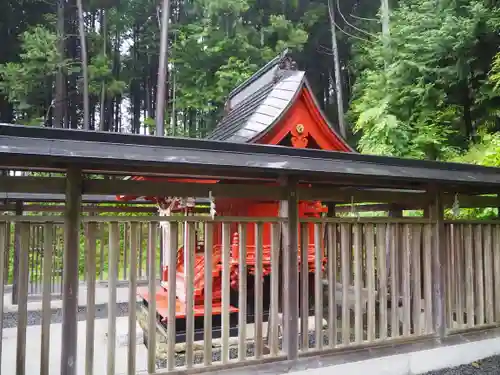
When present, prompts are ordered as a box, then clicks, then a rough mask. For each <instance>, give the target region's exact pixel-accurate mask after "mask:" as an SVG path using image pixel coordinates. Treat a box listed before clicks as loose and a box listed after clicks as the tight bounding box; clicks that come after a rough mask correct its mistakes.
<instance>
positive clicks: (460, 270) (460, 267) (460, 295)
mask: <svg viewBox="0 0 500 375" xmlns="http://www.w3.org/2000/svg"><path fill="white" fill-rule="evenodd" d="M462 228H463V226H462V225H461V224H454V225H453V231H454V238H453V240H454V244H455V251H456V256H457V259H456V264H457V265H456V280H457V281H456V289H457V294H456V305H455V306H456V312H457V323H458V324H459V325H460V326H462V325H463V324H464V297H465V288H464V284H465V278H464V265H465V259H464V248H463V246H462V245H463V238H462V236H463V230H462Z"/></svg>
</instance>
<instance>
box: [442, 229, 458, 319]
mask: <svg viewBox="0 0 500 375" xmlns="http://www.w3.org/2000/svg"><path fill="white" fill-rule="evenodd" d="M445 234H446V240H445V241H446V259H447V264H448V265H449V266H448V267H446V282H447V284H448V285H447V287H446V288H445V290H446V291H447V292H446V312H447V314H446V317H447V324H448V327H451V326H452V324H453V312H454V311H455V306H454V305H455V303H454V302H455V298H454V297H455V292H456V284H455V280H454V276H455V269H456V266H457V264H456V248H455V243H454V241H453V238H454V237H453V236H454V233H453V229H452V225H450V224H448V225H446V226H445Z"/></svg>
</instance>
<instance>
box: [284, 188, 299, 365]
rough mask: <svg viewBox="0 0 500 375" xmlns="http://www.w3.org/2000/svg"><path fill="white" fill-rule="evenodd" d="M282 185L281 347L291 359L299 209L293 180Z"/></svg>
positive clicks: (294, 337)
mask: <svg viewBox="0 0 500 375" xmlns="http://www.w3.org/2000/svg"><path fill="white" fill-rule="evenodd" d="M282 185H286V186H287V199H286V201H281V202H280V208H279V214H280V217H282V218H287V219H288V220H287V222H286V223H284V224H283V227H284V228H283V234H284V235H283V237H282V239H283V278H284V285H286V288H285V289H284V293H283V301H284V313H283V321H284V330H283V350H284V352H285V354H286V356H287V359H288V360H290V361H294V360H296V359H297V357H298V354H299V350H298V349H299V345H298V336H299V329H298V324H297V320H298V319H299V301H298V299H299V297H298V294H299V284H298V279H299V277H298V273H299V265H298V258H299V239H298V235H299V211H298V204H299V201H298V195H297V181H296V180H293V179H286V180H284V181H283V182H282Z"/></svg>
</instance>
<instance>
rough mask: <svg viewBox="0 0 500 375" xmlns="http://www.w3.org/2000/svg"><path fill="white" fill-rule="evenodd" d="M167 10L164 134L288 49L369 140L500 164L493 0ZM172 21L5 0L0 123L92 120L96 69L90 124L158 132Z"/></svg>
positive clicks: (438, 156)
mask: <svg viewBox="0 0 500 375" xmlns="http://www.w3.org/2000/svg"><path fill="white" fill-rule="evenodd" d="M82 1H83V2H82ZM79 2H80V3H81V5H82V12H81V14H82V16H83V18H82V21H83V25H84V33H85V40H86V43H85V44H86V47H87V48H86V50H87V51H85V52H87V53H86V55H87V56H86V59H85V56H84V54H82V52H84V51H83V50H82V48H81V46H82V43H81V38H80V34H79V33H80V31H81V30H80V28H79V12H78V3H79ZM384 3H387V5H386V6H387V7H388V10H389V11H388V12H384V11H383V9H384ZM381 9H382V12H381ZM384 15H388V16H389V18H388V20H389V22H388V23H387V24H386V25H385V27H384V25H383V23H384V22H383V20H387V19H384V17H383V16H384ZM169 19H170V21H169V34H168V35H169V36H168V72H167V83H166V84H167V98H166V102H167V105H166V111H165V114H164V116H165V129H166V131H165V133H166V135H174V136H188V137H198V138H203V137H205V136H206V135H207V134H208V133H209V132H210V131H211V130H212V129H213V127H214V126H215V124H216V122H217V119H218V118H220V111H221V109H222V106H223V103H224V100H225V97H226V96H227V94H228V93H229V91H230V90H231V89H232V88H234V87H235V86H236V85H237V84H238V83H240V82H242V81H243V80H245V79H246V78H247V77H249V76H250V75H251V74H252V73H253V72H255V71H256V70H257V69H258V68H259V67H260V66H262V65H263V64H265V63H266V62H267V61H269V60H270V59H272V58H273V57H274V56H275V55H276V54H278V53H279V52H280V51H282V50H284V49H285V48H289V49H290V50H291V51H292V52H293V56H294V59H295V60H296V61H297V63H298V66H299V68H300V69H302V70H305V71H306V72H307V77H308V79H309V81H310V83H311V85H312V87H313V90H314V92H315V94H316V96H317V97H318V99H319V102H320V104H321V106H322V107H323V109H324V110H325V112H326V114H327V116H328V117H329V118H330V120H331V122H332V123H333V124H336V126H338V124H339V123H341V124H342V123H345V128H346V134H347V138H348V140H349V142H350V143H351V145H352V146H353V147H355V148H356V149H357V150H358V151H360V152H363V153H372V154H384V155H394V156H402V157H412V158H421V159H433V160H456V161H465V162H471V163H478V164H485V165H497V166H500V135H499V131H500V53H499V45H500V43H499V42H500V34H499V31H500V4H497V1H495V0H391V1H387V0H382V1H381V2H378V1H376V0H171V1H170V13H169ZM160 23H161V1H155V0H4V1H2V2H0V38H1V39H0V40H1V46H2V47H1V51H2V52H1V53H0V121H1V122H5V123H21V124H30V125H36V126H53V127H66V128H82V127H83V124H84V116H83V114H84V111H83V102H84V101H83V97H84V95H83V93H84V90H83V87H84V86H85V85H83V73H85V70H87V73H88V81H89V84H88V90H89V107H90V110H89V113H90V118H89V121H88V126H89V128H90V129H96V130H103V131H111V132H132V133H154V131H155V109H156V108H155V107H156V92H157V76H158V61H159V45H160V27H159V26H160ZM333 40H334V41H336V42H337V47H338V48H337V49H336V51H335V52H338V54H337V56H335V54H334V53H333V51H332V41H333ZM334 50H335V49H334ZM82 56H83V57H84V59H85V62H86V64H82ZM335 57H337V58H338V61H339V65H338V69H337V71H338V74H337V75H336V74H335V71H336V69H335V64H334V58H335ZM84 67H85V68H86V69H83V68H84ZM336 83H338V84H339V87H340V88H341V94H342V95H341V96H342V97H343V101H342V103H339V100H338V95H336ZM339 106H340V107H341V108H340V109H341V110H340V111H339ZM339 113H340V115H339ZM344 113H345V115H344ZM339 116H340V117H342V118H339ZM339 120H340V121H339ZM340 130H342V129H340Z"/></svg>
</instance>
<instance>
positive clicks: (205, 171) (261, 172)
mask: <svg viewBox="0 0 500 375" xmlns="http://www.w3.org/2000/svg"><path fill="white" fill-rule="evenodd" d="M75 165H76V166H79V167H80V168H82V169H83V170H84V171H99V172H103V173H135V174H138V173H141V174H155V173H156V174H164V175H168V174H170V175H179V176H180V175H191V176H195V175H196V176H217V177H220V178H223V177H237V178H246V179H251V178H264V179H278V178H281V177H284V176H294V177H296V178H298V179H300V180H302V181H311V182H327V183H344V184H345V185H349V184H351V185H364V186H373V185H383V186H402V185H404V186H422V185H428V184H440V185H447V186H450V187H451V186H454V187H459V186H460V187H461V188H462V189H476V191H478V192H479V191H480V192H486V191H488V192H495V193H497V192H498V190H500V173H499V172H500V169H498V168H488V167H482V166H476V165H466V164H456V163H440V162H432V161H422V160H410V159H399V158H391V157H382V156H371V155H361V154H354V153H341V152H332V151H321V150H307V149H293V148H287V147H280V146H264V145H253V144H241V143H240V144H235V143H226V142H217V141H207V140H196V139H180V138H162V137H152V136H141V135H128V134H117V133H102V132H89V131H78V130H63V129H50V128H33V127H23V126H12V125H0V168H18V169H22V168H27V169H34V168H39V169H44V170H52V169H54V170H57V169H65V168H68V167H71V166H75Z"/></svg>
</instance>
